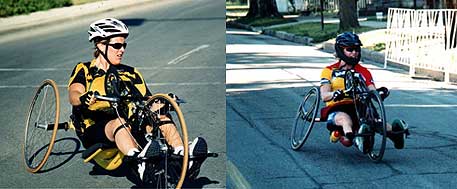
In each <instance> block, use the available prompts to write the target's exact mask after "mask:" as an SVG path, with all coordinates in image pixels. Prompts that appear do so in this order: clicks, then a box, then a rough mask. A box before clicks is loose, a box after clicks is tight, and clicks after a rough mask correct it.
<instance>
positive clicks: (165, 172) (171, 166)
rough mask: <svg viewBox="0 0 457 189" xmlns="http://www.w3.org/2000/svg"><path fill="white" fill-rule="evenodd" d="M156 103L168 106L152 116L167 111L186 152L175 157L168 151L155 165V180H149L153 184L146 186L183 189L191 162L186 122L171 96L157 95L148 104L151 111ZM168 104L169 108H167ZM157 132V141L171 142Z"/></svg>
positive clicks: (153, 175)
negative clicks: (189, 162)
mask: <svg viewBox="0 0 457 189" xmlns="http://www.w3.org/2000/svg"><path fill="white" fill-rule="evenodd" d="M154 103H161V104H165V105H166V106H165V108H161V109H159V110H156V111H154V112H153V114H151V115H150V116H153V115H160V114H163V112H159V111H164V110H165V109H166V110H165V111H166V112H167V113H166V114H167V115H168V117H170V118H171V120H172V122H173V123H174V125H175V127H176V130H177V131H178V134H179V136H180V140H181V142H182V144H183V146H184V149H183V151H184V152H183V156H177V155H174V154H173V153H172V151H171V150H166V152H165V154H164V156H163V158H162V159H161V160H160V161H159V162H156V163H157V164H155V165H154V167H155V168H154V174H152V177H153V178H149V180H150V181H151V182H152V183H146V184H147V185H148V186H151V187H154V188H181V186H182V184H183V182H184V179H185V177H186V172H187V167H188V161H189V145H188V142H187V141H189V140H188V135H187V126H186V122H185V120H184V116H183V114H182V111H181V108H180V107H179V106H178V104H177V103H176V102H175V100H174V99H172V98H171V97H170V96H168V95H166V94H155V95H153V96H152V97H151V98H150V99H149V100H148V101H147V102H146V104H147V107H149V109H151V107H152V106H153V104H154ZM167 104H168V105H169V106H167ZM153 119H154V118H153ZM156 131H157V132H158V133H157V134H156V135H155V136H156V139H158V140H160V141H163V142H164V143H167V142H169V141H166V139H164V138H163V137H162V135H161V133H160V131H159V130H156ZM153 134H154V133H153ZM167 145H168V144H167Z"/></svg>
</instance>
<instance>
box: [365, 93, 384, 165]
mask: <svg viewBox="0 0 457 189" xmlns="http://www.w3.org/2000/svg"><path fill="white" fill-rule="evenodd" d="M368 99H369V100H370V101H369V103H368V107H367V108H369V109H370V112H368V114H367V116H370V118H367V120H370V122H369V125H371V126H372V127H373V128H372V131H373V133H372V134H373V138H372V140H373V141H372V142H373V144H372V147H371V149H370V151H369V152H368V154H367V155H368V157H369V158H370V159H371V160H373V161H374V162H379V161H381V160H382V158H383V156H384V151H385V148H386V140H387V139H386V136H387V122H386V113H385V109H384V104H383V102H382V100H381V97H380V96H379V94H378V92H377V91H370V92H369V97H368ZM376 133H378V134H379V135H376ZM376 136H380V137H381V138H378V137H376Z"/></svg>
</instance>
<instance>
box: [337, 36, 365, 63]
mask: <svg viewBox="0 0 457 189" xmlns="http://www.w3.org/2000/svg"><path fill="white" fill-rule="evenodd" d="M360 46H362V42H361V41H360V39H359V36H358V35H357V34H355V33H352V32H344V33H342V34H339V35H338V36H336V42H335V51H336V56H337V57H338V58H340V59H341V60H343V61H344V62H346V63H348V64H349V65H352V66H355V65H356V64H357V63H359V61H360V57H361V54H362V53H361V52H360ZM343 47H359V48H358V51H359V55H358V56H357V58H351V57H348V56H346V55H344V52H343Z"/></svg>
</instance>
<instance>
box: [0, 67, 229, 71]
mask: <svg viewBox="0 0 457 189" xmlns="http://www.w3.org/2000/svg"><path fill="white" fill-rule="evenodd" d="M135 68H137V69H139V70H204V69H224V70H225V69H226V68H225V66H194V67H190V66H189V67H159V66H157V67H135ZM72 70H73V68H0V72H30V71H72Z"/></svg>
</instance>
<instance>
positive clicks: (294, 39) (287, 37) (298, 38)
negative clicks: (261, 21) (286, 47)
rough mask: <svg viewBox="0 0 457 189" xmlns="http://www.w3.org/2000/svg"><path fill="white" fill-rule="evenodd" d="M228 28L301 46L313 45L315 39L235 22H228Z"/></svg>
mask: <svg viewBox="0 0 457 189" xmlns="http://www.w3.org/2000/svg"><path fill="white" fill-rule="evenodd" d="M226 26H227V27H231V28H238V29H245V30H249V31H253V32H260V33H262V34H265V35H269V36H273V37H277V38H279V39H283V40H286V41H290V42H294V43H299V44H303V45H312V41H313V38H310V37H304V36H298V35H295V34H291V33H287V32H283V31H275V30H272V29H263V28H256V27H253V26H250V25H246V24H242V23H238V22H235V21H228V22H227V23H226Z"/></svg>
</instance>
